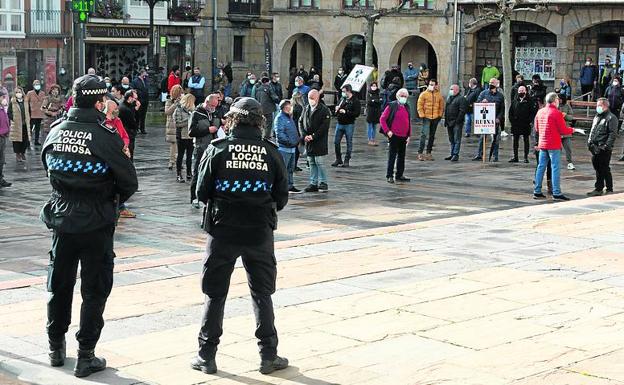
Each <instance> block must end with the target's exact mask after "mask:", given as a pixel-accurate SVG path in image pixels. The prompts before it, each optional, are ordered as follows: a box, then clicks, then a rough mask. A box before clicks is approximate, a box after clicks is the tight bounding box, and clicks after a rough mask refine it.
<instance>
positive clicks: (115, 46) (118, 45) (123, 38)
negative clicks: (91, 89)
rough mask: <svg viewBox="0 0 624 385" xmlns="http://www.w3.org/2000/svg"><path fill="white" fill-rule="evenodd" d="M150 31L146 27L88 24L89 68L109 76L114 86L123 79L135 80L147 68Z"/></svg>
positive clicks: (87, 49)
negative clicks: (126, 77)
mask: <svg viewBox="0 0 624 385" xmlns="http://www.w3.org/2000/svg"><path fill="white" fill-rule="evenodd" d="M148 44H149V28H147V26H126V25H104V24H97V25H94V24H87V26H86V36H85V46H86V49H85V52H86V58H85V59H86V60H85V64H86V68H89V67H93V68H95V71H96V73H98V74H100V75H102V76H108V77H110V78H111V81H112V82H113V83H117V82H120V81H121V79H122V78H123V77H124V76H128V77H129V78H130V79H132V78H133V77H135V76H136V75H137V74H138V73H139V71H140V70H141V69H142V68H145V67H146V66H147V64H148V63H147V47H148Z"/></svg>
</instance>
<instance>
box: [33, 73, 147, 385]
mask: <svg viewBox="0 0 624 385" xmlns="http://www.w3.org/2000/svg"><path fill="white" fill-rule="evenodd" d="M73 93H74V95H75V105H74V107H72V108H71V109H70V110H69V113H68V114H67V117H66V119H64V120H61V121H58V123H55V124H54V125H53V127H52V130H51V131H50V134H49V135H48V137H47V139H46V141H45V143H44V145H43V148H42V150H41V159H42V160H43V167H44V170H45V171H46V174H47V175H48V178H49V180H50V185H51V186H52V189H53V192H52V194H51V198H50V200H49V201H48V202H47V203H46V204H45V205H44V207H43V208H42V210H41V214H40V218H41V220H42V221H43V222H44V223H45V224H46V226H47V227H48V228H49V229H51V230H52V249H51V251H50V264H49V270H48V283H47V287H48V291H49V292H50V297H49V300H48V302H47V313H48V314H47V315H48V317H47V318H48V319H47V335H48V343H49V349H50V350H49V353H48V357H49V360H50V365H51V366H54V367H60V366H63V365H64V364H65V357H66V342H65V334H66V333H67V331H68V328H69V325H70V323H71V313H72V300H73V298H74V284H75V282H76V274H77V268H78V263H79V262H80V277H81V283H80V286H81V287H80V290H81V292H82V307H81V311H80V322H79V324H80V327H79V330H78V332H77V333H76V339H77V340H78V357H77V360H76V364H75V367H74V375H75V376H76V377H86V376H89V375H90V374H92V373H95V372H99V371H102V370H104V369H105V368H106V360H105V359H103V358H100V357H96V356H95V347H96V345H97V342H98V340H99V337H100V335H101V332H102V327H103V325H104V319H103V317H102V314H103V312H104V308H105V307H106V301H107V298H108V296H109V294H110V292H111V290H112V286H113V268H114V257H115V253H114V252H113V235H114V233H115V224H116V221H117V215H118V206H119V204H120V203H123V202H125V201H127V200H128V199H129V198H130V197H131V196H132V195H133V194H134V193H135V192H136V191H137V188H138V181H137V175H136V171H135V169H134V166H133V165H132V162H131V161H130V159H128V157H127V156H126V155H125V154H124V152H123V147H124V143H123V141H122V139H121V138H120V136H119V135H118V134H117V132H116V130H115V128H111V127H109V126H107V125H106V124H105V123H104V115H103V114H102V112H101V111H102V110H104V108H105V104H104V97H105V95H106V94H107V90H106V84H104V82H103V81H102V80H100V78H99V77H97V76H95V75H85V76H82V77H80V78H78V79H76V81H75V82H74V87H73Z"/></svg>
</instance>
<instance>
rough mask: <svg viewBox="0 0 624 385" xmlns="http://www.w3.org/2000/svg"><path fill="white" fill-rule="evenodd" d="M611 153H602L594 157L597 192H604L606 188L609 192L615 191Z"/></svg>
mask: <svg viewBox="0 0 624 385" xmlns="http://www.w3.org/2000/svg"><path fill="white" fill-rule="evenodd" d="M610 162H611V151H606V150H605V151H600V152H599V153H598V154H595V155H592V165H593V166H594V170H596V184H595V185H594V186H595V188H596V190H600V191H602V189H604V188H605V187H606V188H607V190H608V191H613V176H612V175H611V167H610V166H609V163H610Z"/></svg>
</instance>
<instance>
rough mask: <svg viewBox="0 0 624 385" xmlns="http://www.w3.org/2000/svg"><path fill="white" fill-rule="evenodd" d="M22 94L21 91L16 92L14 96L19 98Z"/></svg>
mask: <svg viewBox="0 0 624 385" xmlns="http://www.w3.org/2000/svg"><path fill="white" fill-rule="evenodd" d="M23 96H24V94H22V93H21V92H18V93H16V94H15V97H16V98H18V99H21V98H22V97H23Z"/></svg>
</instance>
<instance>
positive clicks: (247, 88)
mask: <svg viewBox="0 0 624 385" xmlns="http://www.w3.org/2000/svg"><path fill="white" fill-rule="evenodd" d="M255 85H256V75H255V74H251V73H250V74H249V75H247V78H246V79H245V81H244V82H243V84H241V86H240V90H239V95H240V96H241V97H247V98H250V97H252V96H251V95H252V92H253V89H254V87H255Z"/></svg>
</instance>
